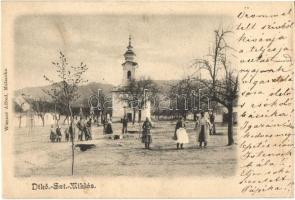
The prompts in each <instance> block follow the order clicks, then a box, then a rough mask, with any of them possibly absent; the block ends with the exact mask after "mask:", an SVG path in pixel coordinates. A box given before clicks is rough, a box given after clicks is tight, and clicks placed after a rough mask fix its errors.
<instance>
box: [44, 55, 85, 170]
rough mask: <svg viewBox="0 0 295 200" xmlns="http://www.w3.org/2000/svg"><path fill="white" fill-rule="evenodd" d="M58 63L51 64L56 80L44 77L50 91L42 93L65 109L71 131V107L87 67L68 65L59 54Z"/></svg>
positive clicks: (63, 56)
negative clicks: (49, 84)
mask: <svg viewBox="0 0 295 200" xmlns="http://www.w3.org/2000/svg"><path fill="white" fill-rule="evenodd" d="M59 54H60V55H59V62H52V64H53V66H54V67H55V72H56V74H57V77H58V78H57V80H52V79H51V78H49V77H48V76H46V75H44V78H45V80H47V81H48V82H50V83H51V86H52V87H51V89H49V90H46V91H44V92H45V93H46V94H48V95H49V96H50V97H51V98H52V99H53V100H54V101H55V102H56V103H57V104H60V105H63V106H64V107H65V108H66V113H67V115H68V116H70V126H71V128H72V129H73V121H74V118H73V112H72V105H73V103H74V102H75V101H76V100H77V99H78V98H79V95H78V87H79V85H80V84H82V83H85V82H87V80H84V79H83V77H82V76H83V74H84V73H85V72H86V71H87V69H88V68H87V66H86V65H85V64H84V63H83V62H81V63H80V65H78V66H71V65H69V63H68V61H67V59H66V57H65V55H64V54H63V53H62V52H60V53H59ZM74 156H75V154H74V140H72V175H73V174H74Z"/></svg>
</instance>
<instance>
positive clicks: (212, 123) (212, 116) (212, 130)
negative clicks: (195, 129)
mask: <svg viewBox="0 0 295 200" xmlns="http://www.w3.org/2000/svg"><path fill="white" fill-rule="evenodd" d="M210 123H211V125H212V126H211V128H210V135H215V134H216V128H215V116H214V113H213V112H211V113H210Z"/></svg>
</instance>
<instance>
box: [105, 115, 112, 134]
mask: <svg viewBox="0 0 295 200" xmlns="http://www.w3.org/2000/svg"><path fill="white" fill-rule="evenodd" d="M112 133H113V128H112V121H111V120H110V119H108V124H107V126H106V134H112Z"/></svg>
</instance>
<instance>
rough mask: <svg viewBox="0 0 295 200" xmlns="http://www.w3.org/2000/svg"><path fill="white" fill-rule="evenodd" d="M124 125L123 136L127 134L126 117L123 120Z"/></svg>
mask: <svg viewBox="0 0 295 200" xmlns="http://www.w3.org/2000/svg"><path fill="white" fill-rule="evenodd" d="M122 124H123V129H122V134H124V133H127V126H128V120H127V117H126V116H124V118H123V120H122Z"/></svg>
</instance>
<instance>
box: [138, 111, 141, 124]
mask: <svg viewBox="0 0 295 200" xmlns="http://www.w3.org/2000/svg"><path fill="white" fill-rule="evenodd" d="M140 122H141V110H139V111H138V123H140Z"/></svg>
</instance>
